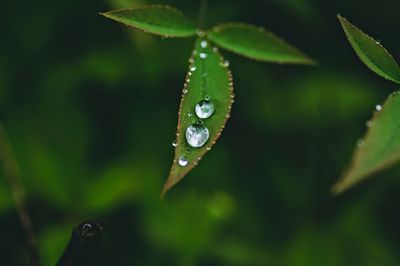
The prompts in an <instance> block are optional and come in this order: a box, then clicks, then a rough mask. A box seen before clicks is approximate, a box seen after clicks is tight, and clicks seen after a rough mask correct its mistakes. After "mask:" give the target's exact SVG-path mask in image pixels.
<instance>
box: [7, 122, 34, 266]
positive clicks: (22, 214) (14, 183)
mask: <svg viewBox="0 0 400 266" xmlns="http://www.w3.org/2000/svg"><path fill="white" fill-rule="evenodd" d="M0 161H1V164H2V166H3V171H4V176H5V178H6V181H7V183H8V186H9V188H10V192H11V196H12V198H13V200H14V203H15V207H16V209H17V213H18V216H19V220H20V222H21V225H22V228H23V230H24V231H25V236H26V242H27V247H28V252H29V260H30V265H32V266H39V265H40V263H39V252H38V248H37V244H36V239H35V237H34V235H33V231H32V222H31V218H30V216H29V213H28V211H27V208H26V206H25V190H24V188H23V186H22V183H21V179H20V172H19V168H18V165H17V162H16V160H15V157H14V152H13V150H12V148H11V145H10V143H9V141H8V139H7V136H6V133H5V131H4V127H3V124H2V123H1V122H0Z"/></svg>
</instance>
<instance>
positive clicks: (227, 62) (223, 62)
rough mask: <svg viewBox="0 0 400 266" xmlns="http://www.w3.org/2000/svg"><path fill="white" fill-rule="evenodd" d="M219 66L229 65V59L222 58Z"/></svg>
mask: <svg viewBox="0 0 400 266" xmlns="http://www.w3.org/2000/svg"><path fill="white" fill-rule="evenodd" d="M221 66H223V67H228V66H229V61H228V60H224V61H222V62H221Z"/></svg>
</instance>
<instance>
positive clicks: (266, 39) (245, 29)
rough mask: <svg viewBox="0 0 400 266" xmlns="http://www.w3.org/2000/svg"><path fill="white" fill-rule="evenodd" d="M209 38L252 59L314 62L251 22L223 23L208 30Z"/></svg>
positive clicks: (302, 62) (281, 61)
mask: <svg viewBox="0 0 400 266" xmlns="http://www.w3.org/2000/svg"><path fill="white" fill-rule="evenodd" d="M208 38H209V39H210V40H211V41H213V42H215V43H216V44H218V45H219V46H221V47H223V48H225V49H227V50H229V51H232V52H235V53H237V54H239V55H242V56H245V57H249V58H251V59H256V60H260V61H267V62H276V63H288V64H313V63H314V61H313V60H312V59H310V58H309V57H307V56H306V55H304V54H303V53H302V52H300V51H299V50H297V49H296V48H294V47H293V46H291V45H289V44H287V43H286V42H285V41H283V40H282V39H280V38H278V37H277V36H275V35H274V34H273V33H271V32H269V31H266V30H264V29H263V28H260V27H256V26H253V25H249V24H243V23H226V24H221V25H219V26H216V27H214V28H213V29H212V30H211V31H210V32H208Z"/></svg>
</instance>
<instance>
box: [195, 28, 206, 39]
mask: <svg viewBox="0 0 400 266" xmlns="http://www.w3.org/2000/svg"><path fill="white" fill-rule="evenodd" d="M196 33H197V35H198V36H199V37H200V38H203V37H205V36H206V33H205V32H204V31H202V30H197V32H196Z"/></svg>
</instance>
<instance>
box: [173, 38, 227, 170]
mask: <svg viewBox="0 0 400 266" xmlns="http://www.w3.org/2000/svg"><path fill="white" fill-rule="evenodd" d="M198 35H199V36H200V37H204V35H205V34H204V33H203V32H198ZM208 46H209V43H208V42H207V41H206V40H202V41H201V42H200V47H201V48H202V49H205V48H207V47H208ZM212 51H213V52H214V53H217V52H218V48H217V47H213V48H212ZM195 55H198V56H199V58H200V59H202V60H205V59H206V58H207V57H208V54H207V53H206V52H205V51H204V50H201V51H200V52H197V51H193V54H192V57H191V58H190V59H189V63H190V66H189V70H190V71H189V73H188V77H187V79H186V82H187V83H188V82H189V81H190V76H191V75H192V74H193V72H194V71H196V69H197V68H196V66H195V65H194V62H195V61H194V58H193V57H194V56H195ZM220 66H222V67H225V68H226V67H228V66H229V62H228V61H227V60H225V61H221V63H220ZM207 75H208V73H207V72H204V73H203V77H206V76H207ZM230 85H231V84H230ZM187 92H188V90H187V87H186V86H185V88H184V89H183V94H186V93H187ZM232 98H233V95H232ZM232 102H233V99H232ZM214 111H215V107H214V104H213V103H212V101H211V97H210V96H208V95H206V96H205V97H204V99H203V100H201V101H200V102H198V103H197V104H196V106H195V107H194V113H195V114H196V116H197V119H198V120H197V121H196V122H194V123H193V124H192V125H190V126H189V127H188V128H187V129H186V132H185V138H186V142H187V144H188V145H189V146H190V147H191V148H201V147H203V146H204V145H205V144H206V142H207V141H208V139H209V137H210V132H209V130H208V128H207V127H206V126H204V121H203V120H204V119H207V118H209V117H211V116H212V115H213V114H214ZM187 116H188V117H193V113H192V112H188V113H187ZM229 116H230V115H229V113H228V114H227V115H226V117H227V118H229ZM172 145H173V146H174V147H176V146H177V142H176V141H174V142H173V144H172ZM210 149H211V147H207V150H210ZM189 152H190V148H188V149H187V150H186V152H185V153H184V154H183V155H181V156H179V158H178V164H179V165H180V166H181V167H185V166H187V165H188V164H189V161H188V159H187V155H188V153H189Z"/></svg>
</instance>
